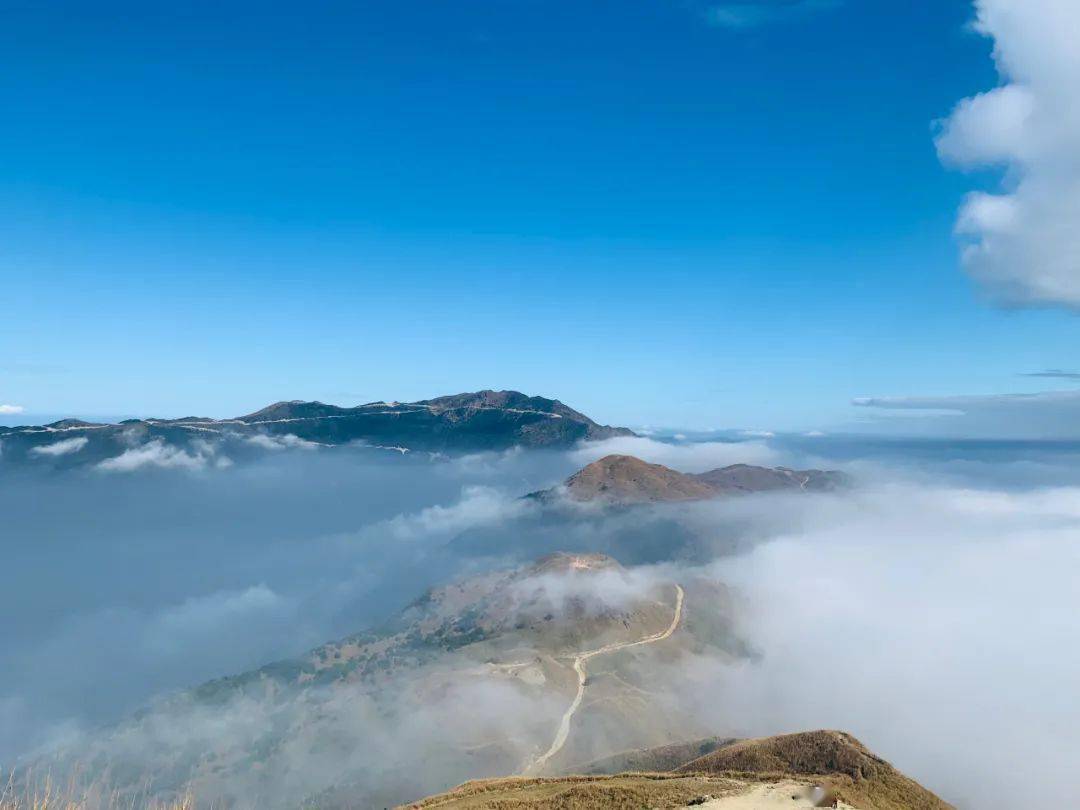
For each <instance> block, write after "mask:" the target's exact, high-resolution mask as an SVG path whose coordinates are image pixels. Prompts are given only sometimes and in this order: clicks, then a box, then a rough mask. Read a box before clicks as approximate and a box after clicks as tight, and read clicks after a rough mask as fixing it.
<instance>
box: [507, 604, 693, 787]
mask: <svg viewBox="0 0 1080 810" xmlns="http://www.w3.org/2000/svg"><path fill="white" fill-rule="evenodd" d="M675 591H676V595H675V617H674V618H673V619H672V620H671V626H670V627H668V629H667V630H662V631H661V632H659V633H654V634H653V635H651V636H646V637H645V638H641V639H638V640H637V641H616V642H613V643H611V644H605V645H604V646H603V647H599V648H597V649H595V650H589V651H587V652H583V653H578V654H577V655H575V656H574V671H575V672H576V673H577V676H578V687H577V694H576V695H574V702H573V703H571V704H570V707H569V708H568V709H567V710H566V713H565V714H563V716H562V721H561V722H560V723H559V730H558V731H557V732H555V739H554V740H553V741H552V743H551V747H550V748H548V750H547V751H545V752H544V753H543V754H541V755H540V756H538V757H537V758H536V759H534V760H533V761H532V764H530V765H529V767H527V768H526V769H525V770H524V771H523V773H524V774H526V775H527V774H535V773H537V772H538V771H539V770H540V769H541V768H543V767H544V766H545V765H546V764H547V763H548V761H549V760H550V759H551V758H552V757H553V756H555V755H556V754H557V753H559V751H561V750H562V747H563V745H565V744H566V738H567V737H568V736H570V721H571V720H572V719H573V717H574V712H576V711H577V710H578V707H580V706H581V700H582V698H583V697H584V696H585V679H586V677H587V676H586V674H585V662H586V661H588V660H589V659H590V658H595V657H596V656H598V655H604V654H606V653H610V652H615V651H616V650H624V649H626V648H627V647H637V646H639V645H642V644H653V643H655V642H657V641H663V640H664V639H665V638H668V637H670V636H671V634H672V633H674V632H675V628H677V627H678V626H679V621H680V620H681V619H682V608H683V596H684V594H683V589H682V586H681V585H676V586H675Z"/></svg>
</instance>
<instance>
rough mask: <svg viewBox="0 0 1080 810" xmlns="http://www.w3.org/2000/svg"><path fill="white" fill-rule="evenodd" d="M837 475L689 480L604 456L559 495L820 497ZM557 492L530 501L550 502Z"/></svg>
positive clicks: (745, 470) (611, 498) (749, 469)
mask: <svg viewBox="0 0 1080 810" xmlns="http://www.w3.org/2000/svg"><path fill="white" fill-rule="evenodd" d="M846 480H847V479H846V476H844V475H843V473H839V472H834V471H829V470H792V469H788V468H786V467H757V466H754V465H752V464H732V465H730V466H728V467H722V468H720V469H716V470H709V471H708V472H704V473H698V474H690V473H682V472H679V471H678V470H673V469H671V468H670V467H665V466H664V465H662V464H650V463H649V462H647V461H643V460H642V459H640V458H637V457H635V456H627V455H610V456H604V457H603V458H601V459H599V460H597V461H594V462H592V463H591V464H588V465H586V466H585V467H582V468H581V469H580V470H578V471H577V472H576V473H574V474H573V475H571V476H570V477H569V478H567V479H566V481H565V483H564V484H563V486H562V488H561V491H563V492H565V494H566V495H567V496H568V497H569V498H571V499H572V500H575V501H601V502H608V503H616V504H634V503H654V502H662V501H697V500H706V499H708V498H715V497H718V496H721V495H730V494H737V493H750V492H772V491H777V490H792V491H815V492H822V491H827V490H832V489H836V488H838V487H840V486H842V485H843V484H844V483H845V482H846ZM559 491H560V490H559V489H558V488H557V489H554V490H544V491H543V492H538V493H533V495H534V496H541V497H551V496H552V495H554V494H556V493H557V492H559Z"/></svg>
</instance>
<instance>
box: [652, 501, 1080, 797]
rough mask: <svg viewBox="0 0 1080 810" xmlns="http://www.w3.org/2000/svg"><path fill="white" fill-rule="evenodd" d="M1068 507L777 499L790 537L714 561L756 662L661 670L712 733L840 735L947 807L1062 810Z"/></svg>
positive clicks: (1071, 556) (1071, 729) (1068, 791)
mask: <svg viewBox="0 0 1080 810" xmlns="http://www.w3.org/2000/svg"><path fill="white" fill-rule="evenodd" d="M1078 502H1080V491H1077V490H1075V489H1061V490H1049V491H1035V492H1031V493H1009V492H1003V491H973V490H964V489H938V488H923V487H898V486H891V487H887V488H882V489H879V490H862V491H857V492H854V493H850V494H848V495H847V496H845V497H844V498H810V499H801V500H800V501H798V502H793V503H792V504H791V505H790V507H789V508H790V509H792V510H798V514H797V515H793V516H792V517H793V518H796V519H797V525H798V528H797V529H791V530H790V531H788V532H787V533H781V534H779V535H778V536H776V537H775V538H774V539H773V540H772V541H771V542H767V543H763V544H760V545H758V546H756V547H755V548H754V550H753V551H752V552H750V553H749V554H746V555H740V556H737V557H732V558H728V559H725V560H722V561H719V562H717V563H716V564H715V567H714V571H715V574H716V576H717V577H718V578H719V579H720V580H721V581H723V582H725V583H727V584H729V585H732V586H734V587H735V588H736V589H737V590H738V592H739V593H740V594H741V596H742V599H743V605H744V610H743V612H742V613H741V621H742V623H743V624H742V627H741V630H742V632H743V634H744V635H745V636H746V637H748V638H750V639H751V643H752V644H753V645H754V646H755V648H757V649H758V650H759V651H760V653H761V657H760V658H759V659H758V660H756V661H753V662H745V663H740V664H737V665H735V666H730V665H725V666H722V667H717V666H715V665H710V664H708V663H706V662H700V661H699V662H697V664H693V663H691V662H686V661H683V662H679V663H678V665H677V666H678V667H679V670H680V672H681V673H685V674H684V675H683V677H686V678H689V679H690V680H691V684H684V692H685V693H686V694H688V695H690V694H694V693H698V692H700V694H703V695H708V697H707V698H706V699H705V700H703V705H702V706H701V714H702V716H703V717H711V718H713V725H714V727H715V728H717V733H732V734H738V735H742V734H750V735H756V734H768V733H777V732H781V731H790V730H792V729H808V728H821V727H830V728H843V729H845V730H847V731H850V732H851V733H853V734H855V735H856V736H857V737H859V738H860V739H862V740H863V741H864V742H867V743H868V744H869V745H871V747H872V748H873V749H874V750H875V751H877V753H879V754H881V755H882V756H883V757H885V758H886V759H889V760H891V761H892V762H893V763H894V764H895V765H896V766H897V767H899V768H901V769H902V770H904V771H906V772H907V773H909V774H911V775H912V776H914V777H916V778H917V779H919V781H920V782H922V783H923V784H925V785H926V786H927V787H929V788H931V789H933V790H935V791H937V792H939V793H940V794H941V795H942V796H943V798H945V799H947V800H949V801H952V802H954V803H955V804H956V805H957V806H959V807H972V808H974V807H978V808H986V809H987V810H1006V809H1007V808H1018V807H1066V806H1071V805H1072V804H1074V803H1075V802H1074V800H1073V796H1074V794H1075V787H1074V785H1073V784H1072V781H1073V780H1072V779H1071V774H1072V771H1073V768H1072V765H1071V763H1072V762H1074V761H1075V760H1076V758H1077V756H1080V732H1078V730H1077V729H1078V727H1080V726H1078V724H1077V720H1078V719H1080V718H1078V708H1077V704H1076V701H1075V699H1074V696H1075V684H1076V683H1077V680H1078V679H1080V652H1078V648H1077V645H1076V643H1075V636H1076V630H1075V626H1074V621H1073V617H1074V616H1075V615H1076V610H1077V595H1076V588H1075V584H1074V580H1075V572H1076V570H1077V566H1078V565H1080V543H1078V541H1077V538H1078V537H1080V508H1078V506H1077V504H1078ZM795 522H796V521H794V520H793V523H795ZM673 666H675V665H673ZM898 709H900V710H901V711H902V712H903V717H904V721H903V722H899V723H898V722H897V711H898ZM987 741H992V744H988V743H987Z"/></svg>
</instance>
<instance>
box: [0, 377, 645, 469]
mask: <svg viewBox="0 0 1080 810" xmlns="http://www.w3.org/2000/svg"><path fill="white" fill-rule="evenodd" d="M632 435H634V434H633V432H632V431H630V430H628V429H627V428H618V427H608V426H607V425H600V424H597V423H596V422H594V421H593V420H592V419H590V418H589V417H587V416H585V415H584V414H582V413H579V412H578V411H575V410H574V409H573V408H570V407H568V406H566V405H564V404H563V403H561V402H559V401H558V400H555V399H547V398H545V397H531V396H527V395H525V394H522V393H520V392H518V391H478V392H475V393H466V394H455V395H452V396H445V397H438V398H436V399H425V400H420V401H418V402H369V403H367V404H366V405H359V406H356V407H352V408H344V407H339V406H337V405H327V404H325V403H322V402H302V401H299V400H297V401H292V402H277V403H275V404H273V405H269V406H267V407H266V408H263V409H261V410H259V411H256V412H255V413H251V414H247V415H246V416H238V417H235V418H232V419H210V418H207V417H198V416H189V417H183V418H180V419H129V420H125V421H123V422H120V423H118V424H101V423H93V422H84V421H80V420H77V419H64V420H61V421H59V422H53V423H52V424H48V425H41V426H24V427H13V428H0V449H2V453H3V458H4V459H6V460H18V461H27V462H38V463H48V464H52V465H53V466H76V465H84V464H100V463H102V462H108V461H109V460H110V459H119V458H120V457H121V456H123V455H124V454H125V453H130V452H131V451H133V450H135V449H137V448H146V451H145V452H156V453H158V455H159V456H162V457H164V458H171V459H172V461H173V462H175V463H174V464H173V465H172V466H182V465H183V464H184V463H185V462H186V460H187V459H188V458H190V459H194V460H204V461H205V460H207V459H209V460H211V461H213V458H211V457H216V456H217V451H216V450H215V448H214V447H213V446H210V445H208V444H207V443H208V442H215V443H219V442H222V441H224V442H230V443H232V445H233V446H234V447H235V448H239V449H247V450H250V451H256V450H258V449H260V448H261V449H275V448H281V447H296V446H314V445H329V446H334V445H343V444H350V443H366V444H370V445H374V446H377V447H384V448H388V449H393V450H398V451H401V452H407V451H426V452H445V453H454V452H474V451H479V450H504V449H507V448H510V447H514V446H522V447H530V448H540V447H543V448H566V447H570V446H572V445H573V444H575V443H577V442H578V441H581V440H598V439H606V438H610V437H612V436H632ZM169 453H172V456H169V455H168V454H169ZM177 453H183V454H185V455H184V456H178V455H176V454H177ZM115 466H117V467H118V468H123V462H118V463H117V465H115Z"/></svg>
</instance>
